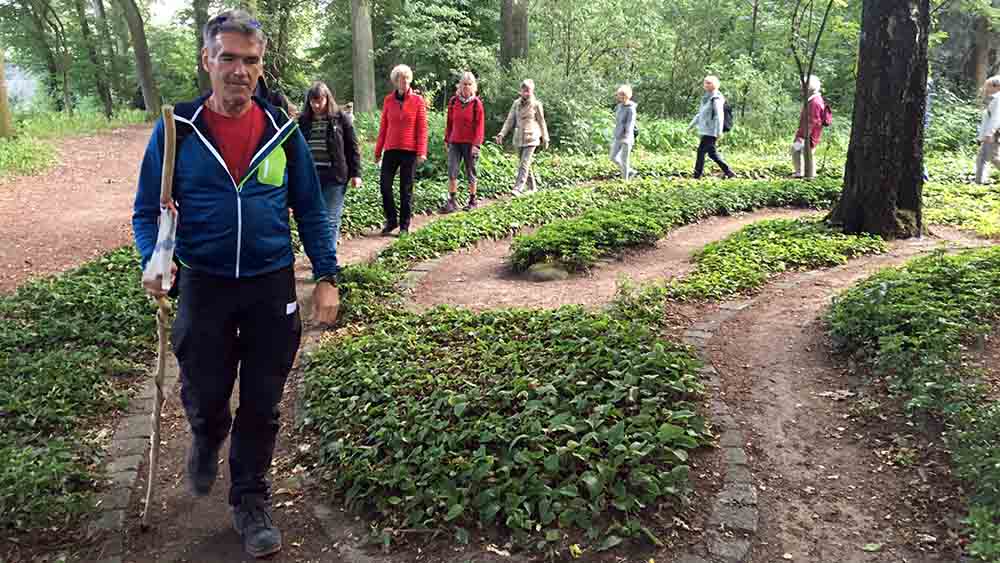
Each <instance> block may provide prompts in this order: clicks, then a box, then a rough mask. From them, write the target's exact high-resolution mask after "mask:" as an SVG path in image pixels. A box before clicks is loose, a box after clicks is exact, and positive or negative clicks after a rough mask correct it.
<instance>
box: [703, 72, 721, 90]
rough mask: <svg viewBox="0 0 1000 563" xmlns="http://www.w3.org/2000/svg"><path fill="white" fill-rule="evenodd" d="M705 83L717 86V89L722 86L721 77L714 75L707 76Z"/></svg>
mask: <svg viewBox="0 0 1000 563" xmlns="http://www.w3.org/2000/svg"><path fill="white" fill-rule="evenodd" d="M705 81H707V82H711V83H712V84H715V87H716V89H718V88H719V87H720V86H722V82H721V81H719V77H718V76H716V75H714V74H709V75H708V76H706V77H705Z"/></svg>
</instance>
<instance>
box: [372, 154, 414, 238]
mask: <svg viewBox="0 0 1000 563" xmlns="http://www.w3.org/2000/svg"><path fill="white" fill-rule="evenodd" d="M416 168H417V153H415V152H413V151H400V150H391V151H385V154H384V155H382V172H381V174H380V176H379V187H380V188H381V190H382V213H384V214H385V223H386V225H389V226H392V227H395V226H397V225H398V226H399V227H400V228H403V229H408V228H410V217H411V216H412V215H413V174H414V172H415V171H416ZM397 170H398V171H399V215H398V218H397V214H396V198H395V194H393V193H392V181H393V180H394V179H395V177H396V171H397Z"/></svg>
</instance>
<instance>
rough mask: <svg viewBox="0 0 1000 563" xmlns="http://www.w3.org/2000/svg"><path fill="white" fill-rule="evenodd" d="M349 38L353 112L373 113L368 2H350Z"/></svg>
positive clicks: (370, 24) (370, 23) (357, 0)
mask: <svg viewBox="0 0 1000 563" xmlns="http://www.w3.org/2000/svg"><path fill="white" fill-rule="evenodd" d="M351 36H352V37H353V39H354V41H353V44H354V53H353V55H354V56H353V62H352V65H351V69H352V71H353V76H354V111H356V112H362V113H367V112H371V111H375V109H376V108H375V43H374V41H373V39H372V15H371V3H370V0H351Z"/></svg>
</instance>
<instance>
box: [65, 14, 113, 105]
mask: <svg viewBox="0 0 1000 563" xmlns="http://www.w3.org/2000/svg"><path fill="white" fill-rule="evenodd" d="M73 4H75V7H76V15H77V17H78V18H80V33H81V34H83V42H84V43H85V44H86V46H87V56H88V57H90V62H91V64H93V65H94V82H96V85H97V95H98V97H100V99H101V103H102V104H103V105H104V115H105V116H106V117H107V118H108V119H111V115H112V113H114V104H113V103H112V101H111V89H110V88H109V87H108V81H107V78H106V75H105V72H104V61H103V60H102V59H101V57H100V56H99V55H98V50H97V42H96V40H95V39H94V36H93V34H91V32H90V24H89V23H88V22H87V10H86V9H85V8H84V6H83V0H74V1H73Z"/></svg>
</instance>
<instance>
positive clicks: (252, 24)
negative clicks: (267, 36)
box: [211, 16, 261, 29]
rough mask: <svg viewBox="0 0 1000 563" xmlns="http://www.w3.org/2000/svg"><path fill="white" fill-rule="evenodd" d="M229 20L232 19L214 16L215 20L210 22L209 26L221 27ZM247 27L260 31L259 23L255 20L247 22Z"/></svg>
mask: <svg viewBox="0 0 1000 563" xmlns="http://www.w3.org/2000/svg"><path fill="white" fill-rule="evenodd" d="M230 19H232V18H230V17H229V16H215V19H214V20H213V21H212V22H211V25H213V26H215V25H222V24H224V23H226V22H227V21H229V20H230ZM247 25H249V26H250V27H252V28H254V29H261V25H260V22H259V21H257V20H253V19H252V20H249V21H248V22H247Z"/></svg>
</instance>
